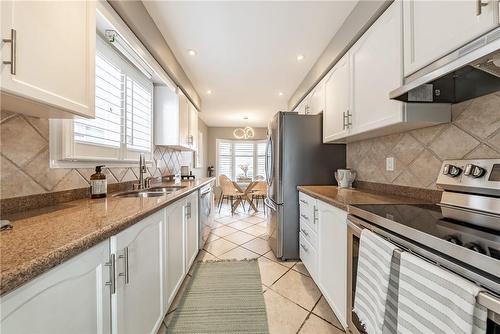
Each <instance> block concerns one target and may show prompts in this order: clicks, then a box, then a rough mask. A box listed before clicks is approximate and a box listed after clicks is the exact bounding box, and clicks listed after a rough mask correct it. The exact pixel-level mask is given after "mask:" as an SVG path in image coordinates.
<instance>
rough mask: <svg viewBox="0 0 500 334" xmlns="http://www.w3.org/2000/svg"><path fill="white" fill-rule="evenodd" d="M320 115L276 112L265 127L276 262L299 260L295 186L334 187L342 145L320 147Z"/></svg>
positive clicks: (270, 228)
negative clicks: (324, 185)
mask: <svg viewBox="0 0 500 334" xmlns="http://www.w3.org/2000/svg"><path fill="white" fill-rule="evenodd" d="M322 120H323V115H321V114H319V115H299V114H297V113H296V112H278V113H277V114H276V115H274V117H273V119H272V120H271V122H270V123H269V126H268V139H267V147H266V159H265V167H266V179H267V183H268V196H267V198H266V200H265V203H266V206H267V207H268V208H269V209H270V210H269V214H268V234H269V245H270V247H271V249H272V250H273V252H274V254H275V255H276V257H277V258H280V259H283V260H292V259H298V258H299V198H298V197H299V196H298V191H297V186H298V185H320V184H336V181H335V178H334V175H333V172H334V171H335V170H336V169H339V168H345V163H346V162H345V159H346V155H345V145H343V144H335V145H331V144H323V139H322V138H323V136H322Z"/></svg>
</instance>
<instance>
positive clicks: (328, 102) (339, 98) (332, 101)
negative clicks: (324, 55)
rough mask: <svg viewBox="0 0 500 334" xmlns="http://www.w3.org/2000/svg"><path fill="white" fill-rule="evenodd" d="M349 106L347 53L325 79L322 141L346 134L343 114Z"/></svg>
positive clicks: (326, 141) (346, 129)
mask: <svg viewBox="0 0 500 334" xmlns="http://www.w3.org/2000/svg"><path fill="white" fill-rule="evenodd" d="M349 108H350V74H349V58H348V54H346V55H345V56H344V57H342V58H341V59H340V60H339V61H338V63H337V64H336V65H335V66H334V67H333V68H332V70H331V71H330V73H329V74H328V75H327V77H326V80H325V111H324V112H323V142H324V143H328V142H330V141H332V140H336V139H338V138H343V137H345V136H346V135H347V134H348V131H349V130H348V127H347V126H346V118H345V116H346V115H347V113H348V112H349Z"/></svg>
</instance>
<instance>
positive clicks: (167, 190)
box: [113, 186, 186, 197]
mask: <svg viewBox="0 0 500 334" xmlns="http://www.w3.org/2000/svg"><path fill="white" fill-rule="evenodd" d="M182 188H186V187H185V186H164V187H152V188H148V189H143V190H134V191H127V192H122V193H118V194H115V195H113V196H114V197H160V196H165V195H168V194H171V193H173V192H175V191H178V190H180V189H182Z"/></svg>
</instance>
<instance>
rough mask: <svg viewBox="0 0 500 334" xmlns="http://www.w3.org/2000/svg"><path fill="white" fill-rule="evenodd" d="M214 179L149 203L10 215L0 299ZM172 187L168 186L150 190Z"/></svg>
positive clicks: (101, 202)
mask: <svg viewBox="0 0 500 334" xmlns="http://www.w3.org/2000/svg"><path fill="white" fill-rule="evenodd" d="M213 180H215V178H201V179H199V180H190V181H182V184H181V185H182V186H185V188H183V189H181V190H179V191H176V192H175V193H172V194H169V195H166V196H160V197H150V198H137V197H129V198H117V197H113V196H111V195H110V194H108V197H106V198H101V199H82V200H77V201H72V202H67V203H64V204H59V205H56V206H51V207H46V208H42V209H37V210H31V211H27V212H23V213H19V214H13V215H10V216H7V217H2V219H8V220H10V221H11V224H12V226H13V229H12V230H6V231H2V232H0V254H1V257H0V294H5V293H7V292H9V291H12V290H13V289H15V288H17V287H19V286H20V285H22V284H24V283H26V282H28V281H30V280H32V279H33V278H35V277H37V276H38V275H40V274H42V273H44V272H46V271H47V270H49V269H50V268H53V267H55V266H57V265H58V264H60V263H62V262H64V261H66V260H68V259H70V258H71V257H73V256H75V255H78V254H79V253H81V252H83V251H85V250H87V249H89V248H91V247H92V246H94V245H96V244H98V243H99V242H102V241H104V240H106V239H107V238H109V237H111V236H113V235H115V234H117V233H118V232H120V231H122V230H124V229H126V228H127V227H129V226H130V225H133V224H135V223H137V222H138V221H140V220H142V219H143V218H145V217H146V216H148V215H150V214H152V213H154V212H155V211H158V210H160V209H162V208H164V207H166V206H167V205H168V204H169V203H172V202H174V201H175V200H177V199H179V198H181V197H183V196H186V195H187V194H189V193H191V192H193V191H194V190H197V189H198V188H200V187H202V186H203V185H206V184H208V183H209V182H211V181H213ZM160 185H163V186H168V185H173V183H172V182H168V183H161V184H155V185H154V186H160Z"/></svg>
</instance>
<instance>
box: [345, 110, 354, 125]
mask: <svg viewBox="0 0 500 334" xmlns="http://www.w3.org/2000/svg"><path fill="white" fill-rule="evenodd" d="M346 115H347V116H346V118H347V122H346V125H345V127H346V128H349V127H350V126H351V125H352V122H351V117H352V114H351V112H350V111H349V109H347V112H346Z"/></svg>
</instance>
